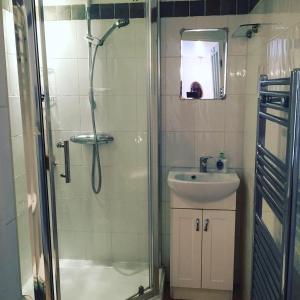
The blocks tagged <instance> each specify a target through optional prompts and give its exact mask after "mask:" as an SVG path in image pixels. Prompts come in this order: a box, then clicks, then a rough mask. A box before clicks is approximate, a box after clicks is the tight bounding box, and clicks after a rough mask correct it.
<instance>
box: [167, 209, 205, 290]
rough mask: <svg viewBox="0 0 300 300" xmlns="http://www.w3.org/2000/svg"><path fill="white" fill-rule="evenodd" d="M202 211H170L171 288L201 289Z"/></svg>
mask: <svg viewBox="0 0 300 300" xmlns="http://www.w3.org/2000/svg"><path fill="white" fill-rule="evenodd" d="M201 241H202V211H201V210H190V209H172V210H171V286H176V287H185V288H201Z"/></svg>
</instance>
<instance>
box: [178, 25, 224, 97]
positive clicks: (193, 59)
mask: <svg viewBox="0 0 300 300" xmlns="http://www.w3.org/2000/svg"><path fill="white" fill-rule="evenodd" d="M227 33H228V31H227V29H226V28H224V29H188V30H185V29H183V30H182V31H181V69H180V76H181V77H180V78H181V81H180V96H181V98H182V99H224V98H225V95H226V65H227Z"/></svg>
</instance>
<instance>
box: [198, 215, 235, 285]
mask: <svg viewBox="0 0 300 300" xmlns="http://www.w3.org/2000/svg"><path fill="white" fill-rule="evenodd" d="M234 232H235V211H217V210H204V211H203V242H202V243H203V244H202V288H205V289H216V290H232V289H233V268H234V235H235V233H234Z"/></svg>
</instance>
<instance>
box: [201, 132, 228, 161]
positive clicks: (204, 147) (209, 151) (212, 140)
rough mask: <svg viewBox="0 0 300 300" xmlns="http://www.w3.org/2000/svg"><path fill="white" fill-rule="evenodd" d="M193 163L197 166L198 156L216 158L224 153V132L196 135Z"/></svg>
mask: <svg viewBox="0 0 300 300" xmlns="http://www.w3.org/2000/svg"><path fill="white" fill-rule="evenodd" d="M195 148H196V149H195V162H196V164H197V165H196V166H197V167H198V166H199V158H200V156H207V155H208V156H218V155H219V153H220V152H224V151H225V134H224V132H199V133H196V147H195Z"/></svg>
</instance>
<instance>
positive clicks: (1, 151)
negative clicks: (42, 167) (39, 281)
mask: <svg viewBox="0 0 300 300" xmlns="http://www.w3.org/2000/svg"><path fill="white" fill-rule="evenodd" d="M0 8H2V6H1V3H0ZM0 62H1V68H0V128H1V130H0V140H1V143H0V253H1V255H0V270H1V272H0V299H21V281H20V267H19V253H18V237H17V217H16V205H15V204H16V203H15V191H14V186H13V184H14V182H13V179H14V178H13V170H12V169H13V162H12V155H11V153H12V148H11V136H10V123H9V121H10V120H9V108H8V91H7V81H8V80H7V77H6V74H5V70H6V64H5V49H4V28H3V16H2V9H1V13H0Z"/></svg>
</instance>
